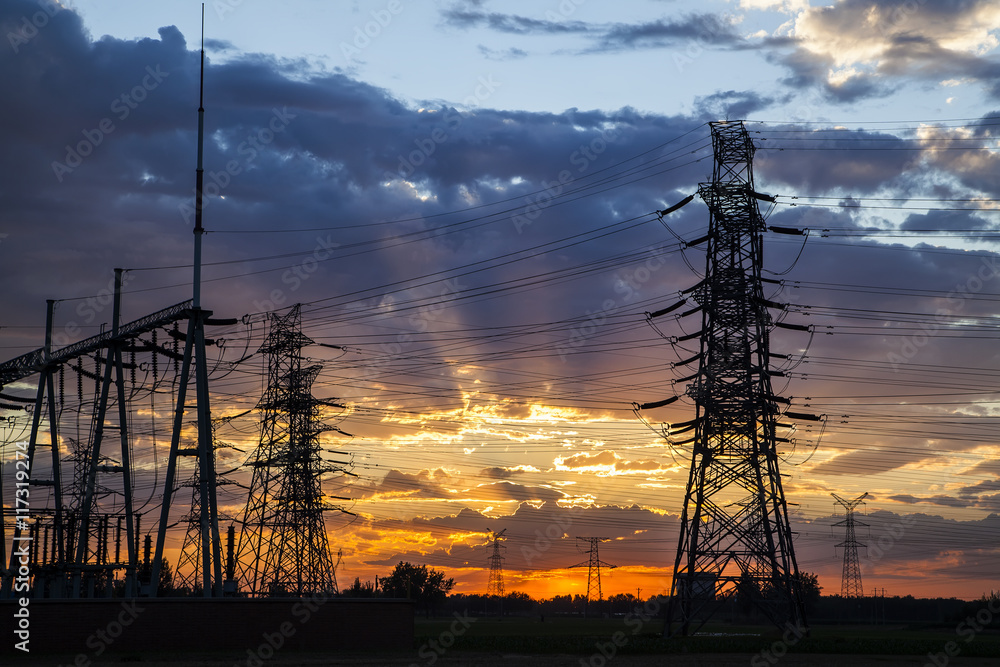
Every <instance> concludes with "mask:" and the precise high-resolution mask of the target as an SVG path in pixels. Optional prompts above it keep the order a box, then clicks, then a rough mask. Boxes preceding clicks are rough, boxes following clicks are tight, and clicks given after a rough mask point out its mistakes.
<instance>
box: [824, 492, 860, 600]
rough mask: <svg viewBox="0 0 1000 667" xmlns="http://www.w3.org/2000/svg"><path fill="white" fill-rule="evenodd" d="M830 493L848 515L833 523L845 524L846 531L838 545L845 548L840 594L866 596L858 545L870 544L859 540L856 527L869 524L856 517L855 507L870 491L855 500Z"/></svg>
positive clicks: (844, 595) (851, 596) (857, 596)
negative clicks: (862, 584) (862, 583)
mask: <svg viewBox="0 0 1000 667" xmlns="http://www.w3.org/2000/svg"><path fill="white" fill-rule="evenodd" d="M830 495H831V496H833V497H834V499H835V500H836V501H837V504H838V505H842V506H843V507H844V510H846V511H847V516H846V517H845V518H844V520H843V521H838V522H837V523H835V524H833V525H834V526H844V528H845V532H846V536H845V537H844V541H843V542H841V543H840V544H838V545H837V546H838V547H843V548H844V575H843V577H842V578H841V580H840V595H841V596H843V597H845V598H860V597H864V595H865V593H864V591H865V589H864V588H863V587H862V586H861V564H860V563H859V561H858V547H867V546H868V545H867V544H862V543H861V542H858V540H857V536H856V535H855V532H854V527H855V526H867V525H868V524H867V523H864V522H863V521H858V520H857V519H855V518H854V508H855V507H857V506H858V505H860V504H861V503H862V501H863V500H864V499H865V498H867V497H868V493H867V492H865V493H863V494H861V495H860V496H858V497H857V498H855V499H854V500H844V499H843V498H841V497H840V496H838V495H837V494H836V493H831V494H830Z"/></svg>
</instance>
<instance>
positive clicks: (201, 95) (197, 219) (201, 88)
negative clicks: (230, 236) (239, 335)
mask: <svg viewBox="0 0 1000 667" xmlns="http://www.w3.org/2000/svg"><path fill="white" fill-rule="evenodd" d="M204 152H205V3H202V5H201V78H200V80H199V82H198V166H197V167H196V169H195V186H194V297H193V304H192V305H193V306H194V307H195V308H201V237H202V236H203V235H204V234H205V228H204V227H202V226H201V206H202V186H203V185H204V182H205V169H204V160H203V157H204Z"/></svg>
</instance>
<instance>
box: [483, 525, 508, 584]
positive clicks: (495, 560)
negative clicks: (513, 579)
mask: <svg viewBox="0 0 1000 667" xmlns="http://www.w3.org/2000/svg"><path fill="white" fill-rule="evenodd" d="M506 532H507V529H506V528H504V529H503V530H501V531H500V532H499V533H493V555H492V556H490V580H489V583H488V584H487V585H486V595H487V596H492V595H495V596H497V597H498V598H502V597H503V596H504V589H503V556H502V555H501V553H500V550H501V549H506V548H507V547H505V546H503V544H501V541H502V540H504V539H506V538H505V537H504V533H506Z"/></svg>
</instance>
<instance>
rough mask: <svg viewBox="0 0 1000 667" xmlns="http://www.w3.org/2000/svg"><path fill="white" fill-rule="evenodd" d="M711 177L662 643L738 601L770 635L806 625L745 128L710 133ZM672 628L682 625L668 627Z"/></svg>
mask: <svg viewBox="0 0 1000 667" xmlns="http://www.w3.org/2000/svg"><path fill="white" fill-rule="evenodd" d="M710 126H711V130H712V144H713V149H714V153H715V166H714V169H713V176H712V182H711V183H703V184H701V185H700V186H699V195H700V196H701V197H702V198H703V199H704V201H705V203H706V204H707V205H708V208H709V211H710V215H711V217H710V221H709V230H708V238H707V243H708V250H707V262H706V263H707V267H706V271H705V279H704V280H703V281H702V282H701V283H700V284H699V285H698V286H697V287H696V288H694V290H693V296H694V298H695V300H696V301H697V302H698V303H699V305H700V307H701V308H702V332H701V348H700V355H699V358H698V363H699V367H698V374H697V376H696V377H695V379H694V380H693V381H692V382H691V384H690V385H689V386H688V388H687V394H688V395H689V396H690V397H691V398H692V399H693V400H694V402H695V404H696V406H697V415H696V417H697V418H696V422H695V424H696V426H695V438H694V444H693V453H692V459H691V469H690V474H689V477H688V482H687V487H686V492H685V496H684V506H683V511H682V514H681V526H680V538H679V541H678V546H677V557H676V560H675V563H674V574H673V581H672V594H671V599H670V605H669V609H668V619H667V625H666V627H665V628H664V632H665V633H666V634H672V633H675V632H678V631H679V632H680V633H681V634H685V635H686V634H688V633H690V632H693V631H695V630H696V629H697V628H698V627H700V626H701V625H702V624H704V623H705V622H706V621H707V620H708V618H709V617H710V616H711V615H712V614H713V613H714V612H715V611H716V609H717V608H718V607H719V606H721V605H722V604H724V603H725V602H726V601H727V600H730V599H732V598H733V597H734V596H736V597H738V598H739V599H740V601H741V602H743V601H751V602H752V603H754V605H755V606H756V607H757V608H758V609H760V610H761V611H762V612H763V613H764V614H765V616H767V617H768V618H769V619H770V620H771V621H772V622H774V623H775V624H777V625H781V624H783V623H785V622H792V623H795V624H799V625H803V626H804V624H805V619H804V611H803V605H802V597H801V591H800V585H799V580H798V565H797V564H796V561H795V552H794V549H793V546H792V530H791V527H790V524H789V519H788V509H787V506H786V504H785V495H784V491H783V490H782V486H781V476H780V474H779V472H778V452H777V449H776V436H775V425H776V423H775V421H776V420H775V417H776V414H777V412H778V410H777V406H776V403H777V402H786V401H784V400H783V399H780V398H778V397H776V396H774V394H773V393H772V390H771V379H770V375H769V371H768V366H769V340H768V331H769V328H770V326H771V318H770V315H769V313H768V311H767V306H766V301H765V300H764V295H763V291H762V287H761V265H762V246H763V241H762V234H761V233H762V232H763V230H764V221H763V218H762V217H761V215H760V212H759V211H758V209H757V200H756V198H755V192H754V184H753V170H752V160H753V153H754V146H753V142H752V141H751V139H750V136H749V134H748V133H747V131H746V129H745V128H744V127H743V124H742V122H738V121H735V122H716V123H711V124H710ZM675 623H679V626H675V625H674V624H675Z"/></svg>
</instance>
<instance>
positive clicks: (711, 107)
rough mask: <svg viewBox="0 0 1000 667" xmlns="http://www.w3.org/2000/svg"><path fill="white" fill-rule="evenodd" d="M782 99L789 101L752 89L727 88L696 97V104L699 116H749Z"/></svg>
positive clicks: (724, 117)
mask: <svg viewBox="0 0 1000 667" xmlns="http://www.w3.org/2000/svg"><path fill="white" fill-rule="evenodd" d="M782 101H787V98H785V99H784V100H780V99H778V98H775V97H772V96H769V95H762V94H760V93H757V92H754V91H752V90H742V91H740V90H726V91H719V92H717V93H712V94H711V95H701V96H699V97H696V98H695V100H694V106H695V109H696V111H697V113H698V115H699V116H707V117H714V118H723V119H728V118H749V117H750V116H752V115H753V114H754V113H755V112H757V111H759V110H761V109H766V108H767V107H769V106H771V105H773V104H775V103H777V102H782Z"/></svg>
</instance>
